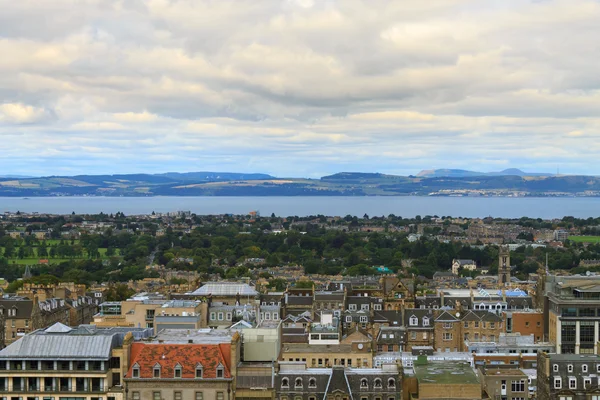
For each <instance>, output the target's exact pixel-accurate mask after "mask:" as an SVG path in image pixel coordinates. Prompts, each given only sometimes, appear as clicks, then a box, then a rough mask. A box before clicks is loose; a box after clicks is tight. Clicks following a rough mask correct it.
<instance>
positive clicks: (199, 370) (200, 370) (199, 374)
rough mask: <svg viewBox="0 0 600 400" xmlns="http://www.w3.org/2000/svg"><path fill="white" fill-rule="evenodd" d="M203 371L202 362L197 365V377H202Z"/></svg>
mask: <svg viewBox="0 0 600 400" xmlns="http://www.w3.org/2000/svg"><path fill="white" fill-rule="evenodd" d="M202 373H203V370H202V365H201V364H198V365H196V378H202Z"/></svg>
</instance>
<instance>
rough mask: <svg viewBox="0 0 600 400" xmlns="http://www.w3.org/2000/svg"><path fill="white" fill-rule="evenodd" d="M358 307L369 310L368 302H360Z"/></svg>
mask: <svg viewBox="0 0 600 400" xmlns="http://www.w3.org/2000/svg"><path fill="white" fill-rule="evenodd" d="M360 309H361V310H363V311H369V305H368V304H361V305H360Z"/></svg>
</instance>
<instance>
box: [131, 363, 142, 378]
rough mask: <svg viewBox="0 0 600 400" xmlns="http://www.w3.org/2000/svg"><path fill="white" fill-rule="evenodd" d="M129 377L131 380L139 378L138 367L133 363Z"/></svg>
mask: <svg viewBox="0 0 600 400" xmlns="http://www.w3.org/2000/svg"><path fill="white" fill-rule="evenodd" d="M131 376H132V377H133V378H139V377H140V366H139V365H138V363H135V364H134V365H133V368H132V369H131Z"/></svg>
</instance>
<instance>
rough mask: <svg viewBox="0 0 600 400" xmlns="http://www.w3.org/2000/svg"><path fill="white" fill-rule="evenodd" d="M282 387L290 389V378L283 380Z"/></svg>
mask: <svg viewBox="0 0 600 400" xmlns="http://www.w3.org/2000/svg"><path fill="white" fill-rule="evenodd" d="M281 387H282V388H289V387H290V380H289V379H288V378H283V379H282V380H281Z"/></svg>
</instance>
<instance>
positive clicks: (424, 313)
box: [404, 308, 434, 329]
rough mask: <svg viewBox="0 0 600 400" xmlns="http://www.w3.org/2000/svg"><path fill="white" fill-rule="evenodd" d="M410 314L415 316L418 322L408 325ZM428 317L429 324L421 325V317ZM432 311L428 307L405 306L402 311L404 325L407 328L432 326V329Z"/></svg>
mask: <svg viewBox="0 0 600 400" xmlns="http://www.w3.org/2000/svg"><path fill="white" fill-rule="evenodd" d="M412 316H415V317H417V319H418V324H417V325H410V318H411V317H412ZM425 317H426V318H428V319H429V325H423V318H425ZM433 320H434V319H433V312H432V311H431V310H428V309H419V308H407V309H406V310H405V311H404V326H406V327H408V328H413V329H415V328H432V329H433Z"/></svg>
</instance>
